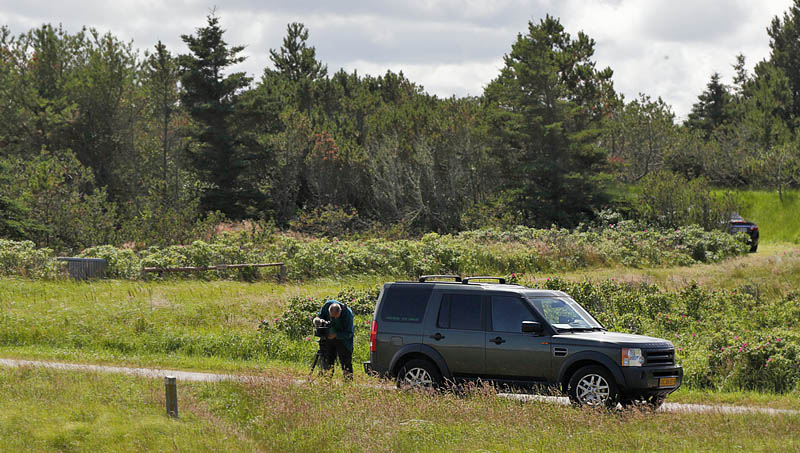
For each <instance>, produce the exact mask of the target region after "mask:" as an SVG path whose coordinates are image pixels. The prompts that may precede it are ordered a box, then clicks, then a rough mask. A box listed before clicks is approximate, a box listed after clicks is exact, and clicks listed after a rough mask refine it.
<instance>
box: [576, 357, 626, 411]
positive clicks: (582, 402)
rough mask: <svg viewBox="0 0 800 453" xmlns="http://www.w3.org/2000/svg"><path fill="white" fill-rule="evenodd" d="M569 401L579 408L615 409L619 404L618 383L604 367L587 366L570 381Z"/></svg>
mask: <svg viewBox="0 0 800 453" xmlns="http://www.w3.org/2000/svg"><path fill="white" fill-rule="evenodd" d="M567 388H568V393H569V399H570V400H571V401H572V402H573V403H574V404H576V405H578V406H589V407H603V406H605V407H614V406H616V404H617V399H618V393H617V383H616V382H615V381H614V377H613V376H611V373H609V372H608V370H606V369H605V368H603V367H600V366H596V365H590V366H585V367H583V368H581V369H579V370H578V371H576V372H575V374H573V375H572V378H571V379H570V380H569V386H568V387H567Z"/></svg>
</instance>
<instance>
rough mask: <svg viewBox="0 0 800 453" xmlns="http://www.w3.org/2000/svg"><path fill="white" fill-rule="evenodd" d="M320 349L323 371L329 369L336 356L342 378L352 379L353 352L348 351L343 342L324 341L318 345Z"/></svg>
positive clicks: (334, 340)
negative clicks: (340, 366) (342, 374)
mask: <svg viewBox="0 0 800 453" xmlns="http://www.w3.org/2000/svg"><path fill="white" fill-rule="evenodd" d="M320 348H321V349H322V358H323V360H322V369H323V370H329V369H331V368H332V367H333V362H335V361H336V357H337V356H338V357H339V364H341V365H342V373H344V377H345V378H347V379H352V378H353V351H351V350H350V349H348V347H347V346H346V345H345V344H344V342H343V341H341V340H337V339H333V340H325V341H323V342H322V343H321V344H320Z"/></svg>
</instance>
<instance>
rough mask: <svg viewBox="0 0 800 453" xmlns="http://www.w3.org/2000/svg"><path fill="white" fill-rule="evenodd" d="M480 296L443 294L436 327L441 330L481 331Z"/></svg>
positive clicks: (481, 303)
mask: <svg viewBox="0 0 800 453" xmlns="http://www.w3.org/2000/svg"><path fill="white" fill-rule="evenodd" d="M482 305H483V302H482V298H481V296H480V295H469V294H444V295H442V304H441V305H440V306H439V319H438V320H437V322H436V325H437V326H438V327H440V328H442V329H458V330H482V327H481V326H482V325H483V324H482V323H481V307H482Z"/></svg>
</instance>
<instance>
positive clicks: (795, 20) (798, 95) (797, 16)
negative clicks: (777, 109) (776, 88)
mask: <svg viewBox="0 0 800 453" xmlns="http://www.w3.org/2000/svg"><path fill="white" fill-rule="evenodd" d="M767 33H769V37H770V43H769V46H770V48H771V49H772V51H771V54H770V61H771V62H772V64H774V65H775V66H776V67H777V68H780V69H781V70H782V71H783V73H784V74H786V77H787V78H788V79H789V87H790V89H791V93H792V105H791V109H790V110H789V111H788V112H786V116H785V118H784V120H785V121H786V122H787V124H789V125H790V126H791V127H792V128H793V129H794V128H795V127H797V125H796V123H795V121H796V120H797V119H798V118H800V0H794V4H793V5H792V6H791V7H790V8H789V11H787V12H786V13H784V14H783V19H780V18H778V17H777V16H775V17H774V18H773V19H772V23H771V24H770V26H769V28H767Z"/></svg>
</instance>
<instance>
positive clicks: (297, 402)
mask: <svg viewBox="0 0 800 453" xmlns="http://www.w3.org/2000/svg"><path fill="white" fill-rule="evenodd" d="M198 398H200V399H201V400H203V401H205V402H207V404H208V405H209V406H210V407H211V410H212V411H213V412H214V413H215V414H216V415H217V416H219V417H220V418H222V419H224V420H227V421H229V422H230V423H231V424H234V425H236V426H239V427H241V429H242V430H243V431H244V432H246V433H247V434H248V436H250V437H251V438H252V439H254V440H255V441H256V442H257V443H258V444H259V445H262V446H263V447H264V448H266V449H267V450H274V451H371V452H381V451H675V450H684V451H735V450H739V449H741V450H742V451H788V450H792V449H796V448H797V447H798V441H797V436H796V432H797V429H798V428H800V417H798V416H778V417H769V416H765V415H752V416H751V415H747V416H730V415H723V414H676V413H657V414H653V413H650V412H638V411H630V412H623V413H608V412H605V411H595V410H579V409H574V408H571V407H562V406H557V405H553V404H549V403H543V402H528V403H521V402H518V401H512V400H507V399H504V398H498V397H497V396H496V395H495V392H494V391H493V390H492V389H491V388H482V387H479V388H475V389H474V390H473V391H469V392H467V393H466V394H461V393H460V394H452V393H444V394H436V393H415V392H396V391H387V390H383V389H380V388H375V387H363V386H353V385H336V383H334V385H330V384H328V383H327V381H316V382H311V383H309V384H304V385H302V386H300V385H296V384H293V383H292V382H291V380H290V377H287V378H284V379H282V380H281V379H277V380H272V381H269V382H266V383H264V382H253V383H245V384H235V383H225V384H217V385H207V386H205V388H204V389H203V390H201V391H200V393H199V396H198Z"/></svg>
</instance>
